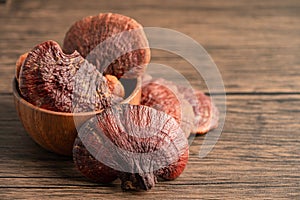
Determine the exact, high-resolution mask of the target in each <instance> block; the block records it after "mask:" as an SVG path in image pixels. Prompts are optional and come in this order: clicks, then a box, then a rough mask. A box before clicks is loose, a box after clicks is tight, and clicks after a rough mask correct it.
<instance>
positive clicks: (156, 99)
mask: <svg viewBox="0 0 300 200" xmlns="http://www.w3.org/2000/svg"><path fill="white" fill-rule="evenodd" d="M141 105H146V106H149V107H152V108H155V109H157V110H160V111H163V112H165V113H167V114H169V115H170V116H172V117H174V118H175V120H176V121H177V122H178V123H179V124H180V127H181V129H182V130H183V131H184V132H185V135H186V137H189V135H190V132H191V130H192V127H193V120H194V117H195V116H194V112H193V108H192V106H191V105H190V104H189V103H188V102H187V101H186V100H185V99H184V98H183V96H182V94H180V93H179V92H178V90H177V86H176V85H175V84H174V83H172V82H170V81H167V80H165V79H162V78H160V79H151V78H148V80H146V81H145V82H144V83H143V86H142V98H141Z"/></svg>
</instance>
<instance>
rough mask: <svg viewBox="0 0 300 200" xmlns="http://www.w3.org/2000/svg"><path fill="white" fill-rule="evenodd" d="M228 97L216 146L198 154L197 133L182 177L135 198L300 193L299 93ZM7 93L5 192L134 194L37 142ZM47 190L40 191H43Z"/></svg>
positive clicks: (1, 180) (0, 179) (0, 168)
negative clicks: (88, 176) (93, 178)
mask: <svg viewBox="0 0 300 200" xmlns="http://www.w3.org/2000/svg"><path fill="white" fill-rule="evenodd" d="M227 98H228V100H227V107H228V110H227V117H226V124H225V127H224V130H223V133H222V135H221V137H220V138H219V140H218V143H217V144H216V146H215V147H214V149H213V151H212V152H211V153H210V154H209V155H208V156H207V157H205V158H203V159H200V158H199V156H198V155H199V150H200V146H201V145H202V143H203V140H204V138H205V137H196V138H195V139H194V140H193V143H192V145H191V147H190V151H191V154H190V155H191V156H190V159H189V163H188V166H187V168H186V170H185V171H184V173H183V174H182V175H181V176H180V178H179V179H177V180H175V181H171V182H163V183H159V184H157V186H156V187H155V188H154V189H153V190H151V191H149V192H146V193H145V196H144V194H143V195H142V196H139V194H136V195H137V198H148V197H149V198H155V197H158V196H162V195H163V196H166V197H169V198H183V197H185V196H187V195H188V196H189V198H199V197H203V198H232V197H235V198H239V197H240V198H243V197H249V196H251V197H253V198H254V197H257V198H273V197H277V198H278V197H285V198H296V197H297V196H299V195H300V193H299V186H300V185H299V183H300V176H299V171H300V154H299V152H300V146H299V141H300V137H299V134H298V132H299V130H300V118H299V117H298V116H299V112H300V110H299V109H298V105H299V100H300V95H279V96H272V95H271V96H270V95H244V96H227ZM1 99H2V100H1V101H2V102H5V104H6V105H10V106H5V107H2V108H1V110H2V113H3V114H2V115H1V116H5V115H9V113H11V114H10V115H11V119H10V120H7V121H1V127H3V128H2V129H1V130H0V147H1V152H2V153H1V155H0V160H1V163H0V190H1V192H0V197H3V198H4V197H7V196H10V197H17V196H21V197H24V198H25V197H26V198H30V197H33V196H34V195H41V196H40V197H42V196H43V197H47V195H50V194H53V195H54V196H55V197H60V196H68V197H70V198H71V197H76V196H78V197H95V198H96V197H99V198H101V197H106V198H118V197H121V196H122V198H124V199H127V198H132V196H131V194H130V195H129V194H127V193H125V194H124V193H123V192H121V190H120V189H119V182H115V183H114V184H113V185H111V186H109V187H107V186H101V185H97V184H94V183H90V182H89V181H86V180H85V179H84V178H82V177H81V175H80V174H79V173H78V172H77V170H76V169H74V166H73V163H72V160H71V159H70V158H67V157H63V156H57V155H55V154H53V153H49V152H47V151H44V150H42V149H41V148H40V147H38V146H37V145H36V144H35V143H34V142H32V140H31V139H30V138H29V136H27V135H26V133H25V131H24V130H23V129H22V127H21V124H20V122H19V121H18V120H17V116H16V113H15V112H14V111H13V110H12V109H13V105H12V98H11V96H9V95H2V98H1ZM6 108H7V109H6ZM3 118H4V117H3ZM4 124H6V125H5V126H4ZM212 133H213V132H212ZM41 191H43V193H42V194H37V192H38V193H39V192H41ZM1 195H2V196H1ZM82 195H83V196H82ZM86 195H87V196H86ZM102 195H104V196H102ZM37 197H39V196H37Z"/></svg>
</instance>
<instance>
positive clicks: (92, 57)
mask: <svg viewBox="0 0 300 200" xmlns="http://www.w3.org/2000/svg"><path fill="white" fill-rule="evenodd" d="M63 50H64V51H65V52H66V53H73V52H74V51H75V50H76V51H78V52H79V53H80V54H81V55H82V56H83V57H84V58H86V59H87V60H88V61H89V62H91V63H92V64H94V65H95V66H96V67H97V69H98V70H99V71H100V72H103V73H104V74H111V75H114V76H116V77H117V78H121V77H122V78H136V77H138V76H140V75H141V74H142V73H143V72H144V70H145V67H146V65H147V64H148V63H149V61H150V49H149V47H148V41H147V38H146V36H145V34H144V31H143V29H142V26H141V25H140V24H139V23H138V22H136V21H135V20H134V19H132V18H130V17H127V16H123V15H120V14H114V13H103V14H99V15H96V16H89V17H86V18H83V19H82V20H79V21H77V22H75V23H74V24H73V25H72V26H71V28H70V29H69V31H68V32H67V33H66V36H65V39H64V45H63Z"/></svg>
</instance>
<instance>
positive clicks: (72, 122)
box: [12, 78, 141, 155]
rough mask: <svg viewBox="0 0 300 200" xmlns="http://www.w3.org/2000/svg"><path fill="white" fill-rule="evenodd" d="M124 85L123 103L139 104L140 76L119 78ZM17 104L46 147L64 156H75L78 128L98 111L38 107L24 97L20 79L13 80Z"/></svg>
mask: <svg viewBox="0 0 300 200" xmlns="http://www.w3.org/2000/svg"><path fill="white" fill-rule="evenodd" d="M120 81H121V82H122V84H123V86H124V88H125V98H126V99H125V100H124V101H122V102H121V103H130V104H139V102H140V98H141V78H138V79H124V80H120ZM12 87H13V96H14V102H15V107H16V110H17V113H18V115H19V118H20V121H21V122H22V124H23V126H24V128H25V130H26V131H27V133H28V134H29V135H30V136H31V138H32V139H33V140H34V141H35V142H36V143H38V144H39V145H40V146H42V147H43V148H45V149H47V150H49V151H52V152H55V153H58V154H62V155H72V148H73V143H74V140H75V137H76V136H77V129H76V127H77V128H78V127H79V126H80V125H81V124H83V123H84V122H85V121H86V120H88V119H89V118H91V117H92V116H95V115H96V114H97V113H100V112H101V111H96V112H83V113H64V112H55V111H50V110H46V109H43V108H39V107H37V106H34V105H33V104H31V103H29V102H27V101H26V100H24V99H23V98H22V97H21V95H20V93H19V89H18V88H19V87H18V82H17V80H16V79H14V80H13V84H12Z"/></svg>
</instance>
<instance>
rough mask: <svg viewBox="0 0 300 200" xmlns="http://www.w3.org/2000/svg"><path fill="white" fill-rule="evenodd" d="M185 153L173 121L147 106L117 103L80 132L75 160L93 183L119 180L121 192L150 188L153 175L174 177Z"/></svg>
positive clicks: (166, 177) (180, 171)
mask: <svg viewBox="0 0 300 200" xmlns="http://www.w3.org/2000/svg"><path fill="white" fill-rule="evenodd" d="M86 152H89V154H87V153H86ZM188 152H189V149H188V143H187V139H186V138H185V136H184V133H183V132H182V130H181V129H180V128H179V125H178V123H177V122H176V121H175V119H174V118H172V117H171V116H169V115H167V114H165V113H164V112H161V111H157V110H155V109H153V108H150V107H147V106H141V105H129V104H120V105H115V106H112V107H110V108H107V109H105V110H104V111H103V112H101V113H100V114H98V115H97V116H95V117H94V118H92V119H90V120H89V121H87V122H86V123H85V124H84V125H83V126H82V127H81V128H80V129H79V131H78V138H77V139H76V141H75V144H74V149H73V158H74V161H75V165H76V166H77V168H78V169H79V171H81V172H82V173H83V175H85V176H86V177H88V178H89V179H91V180H94V181H98V182H101V183H104V182H106V181H107V180H114V179H115V178H116V177H119V178H120V179H121V181H122V183H121V186H122V189H123V190H148V189H150V188H151V187H153V186H154V185H155V183H156V182H157V177H162V178H163V179H166V180H172V179H175V178H177V177H178V176H179V175H180V174H181V173H182V172H183V170H184V168H185V166H186V163H187V160H188V154H189V153H188ZM112 170H113V171H112ZM115 172H116V173H117V175H116V173H115Z"/></svg>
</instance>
